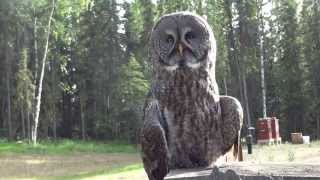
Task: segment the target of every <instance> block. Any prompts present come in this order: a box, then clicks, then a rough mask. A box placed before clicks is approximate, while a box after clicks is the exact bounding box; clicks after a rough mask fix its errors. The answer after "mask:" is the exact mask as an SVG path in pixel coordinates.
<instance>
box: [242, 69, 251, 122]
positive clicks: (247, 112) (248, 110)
mask: <svg viewBox="0 0 320 180" xmlns="http://www.w3.org/2000/svg"><path fill="white" fill-rule="evenodd" d="M242 81H243V92H244V101H245V106H246V108H245V111H246V112H245V113H246V116H247V123H248V124H247V126H248V128H249V127H251V116H250V108H249V100H248V94H247V82H246V77H245V75H244V77H242Z"/></svg>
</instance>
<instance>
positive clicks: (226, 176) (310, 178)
mask: <svg viewBox="0 0 320 180" xmlns="http://www.w3.org/2000/svg"><path fill="white" fill-rule="evenodd" d="M165 179H166V180H178V179H179V180H314V179H320V164H317V165H311V164H294V163H285V164H284V163H281V164H280V163H273V164H269V163H266V164H256V163H244V162H241V163H228V164H225V165H221V166H219V167H215V168H211V169H178V170H173V171H171V172H170V173H169V175H168V176H167V177H166V178H165Z"/></svg>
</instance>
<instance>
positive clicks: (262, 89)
mask: <svg viewBox="0 0 320 180" xmlns="http://www.w3.org/2000/svg"><path fill="white" fill-rule="evenodd" d="M257 3H258V2H257ZM262 3H263V0H260V2H259V16H260V17H259V20H260V30H258V36H259V40H260V72H261V91H262V112H263V113H262V115H263V118H265V117H267V103H266V87H265V78H264V47H263V39H264V37H263V36H264V23H263V14H262Z"/></svg>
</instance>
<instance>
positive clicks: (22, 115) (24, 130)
mask: <svg viewBox="0 0 320 180" xmlns="http://www.w3.org/2000/svg"><path fill="white" fill-rule="evenodd" d="M21 132H22V139H25V138H26V126H25V119H24V109H23V106H21Z"/></svg>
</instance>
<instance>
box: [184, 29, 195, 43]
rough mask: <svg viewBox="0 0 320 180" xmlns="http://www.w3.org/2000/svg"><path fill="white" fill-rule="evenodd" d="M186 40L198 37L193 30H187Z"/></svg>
mask: <svg viewBox="0 0 320 180" xmlns="http://www.w3.org/2000/svg"><path fill="white" fill-rule="evenodd" d="M185 38H186V40H187V41H188V40H192V39H194V38H196V36H195V34H194V33H193V32H191V31H190V32H187V34H186V35H185Z"/></svg>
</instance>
